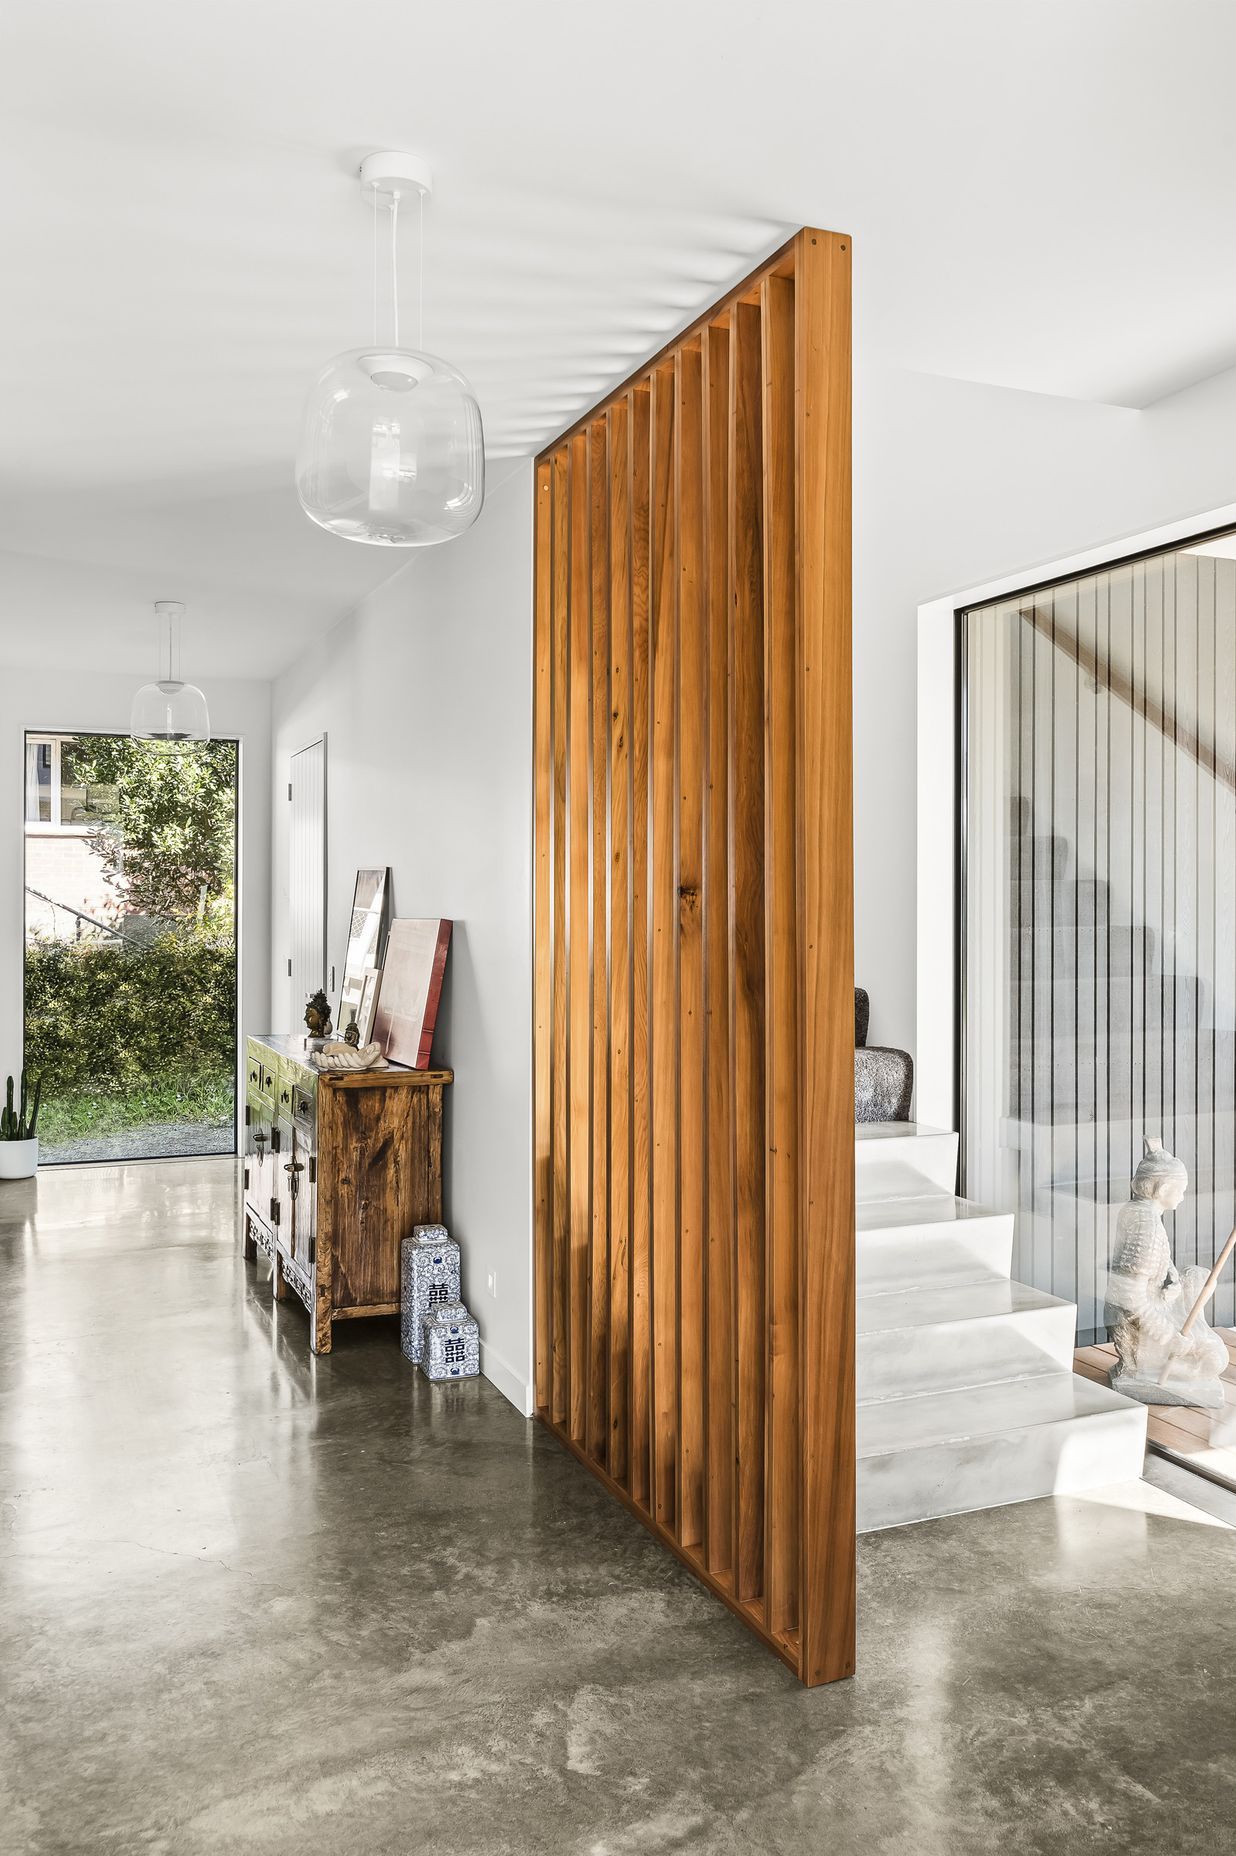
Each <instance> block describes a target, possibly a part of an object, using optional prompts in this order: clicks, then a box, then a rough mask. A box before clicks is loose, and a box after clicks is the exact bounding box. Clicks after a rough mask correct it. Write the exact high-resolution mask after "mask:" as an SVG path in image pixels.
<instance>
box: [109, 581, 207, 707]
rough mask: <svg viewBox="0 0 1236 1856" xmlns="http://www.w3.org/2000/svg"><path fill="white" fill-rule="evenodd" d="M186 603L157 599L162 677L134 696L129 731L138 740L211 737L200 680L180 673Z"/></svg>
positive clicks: (156, 611) (143, 687)
mask: <svg viewBox="0 0 1236 1856" xmlns="http://www.w3.org/2000/svg"><path fill="white" fill-rule="evenodd" d="M183 613H184V606H183V605H182V604H181V602H180V600H178V599H157V600H156V601H155V616H156V618H157V619H158V622H159V630H160V634H161V636H160V642H159V680H158V682H157V683H143V685H142V687H141V689H140V690H138V692H137V695H136V696H135V697H134V698H133V708H132V711H131V713H130V716H129V733H130V735H132V737H133V739H134V740H135V741H209V740H210V716H209V715H208V714H207V711H206V698H205V697H204V696H203V695H202V692H201V690H199V689H198V688H197V686H196V684H193V683H185V682H182V680H181V676H180V621H181V617H182V615H183Z"/></svg>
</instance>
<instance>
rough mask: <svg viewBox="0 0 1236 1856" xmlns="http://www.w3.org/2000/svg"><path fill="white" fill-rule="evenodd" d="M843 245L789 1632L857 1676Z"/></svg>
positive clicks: (806, 475) (813, 579) (806, 890)
mask: <svg viewBox="0 0 1236 1856" xmlns="http://www.w3.org/2000/svg"><path fill="white" fill-rule="evenodd" d="M850 257H851V253H850V241H849V239H846V238H841V237H839V236H838V235H837V234H836V233H826V232H813V231H810V230H806V231H803V232H800V233H799V234H798V236H797V238H796V239H795V241H794V260H795V262H794V285H795V299H796V300H795V328H794V338H795V357H794V452H795V497H796V509H795V514H796V523H797V533H798V582H797V586H796V589H795V629H796V632H797V644H798V653H797V655H798V715H797V744H796V759H797V764H798V774H797V781H796V785H797V792H798V871H799V902H798V910H799V993H798V1019H799V1060H800V1078H801V1081H800V1087H799V1118H800V1119H799V1127H800V1164H799V1170H798V1195H799V1219H800V1226H799V1228H800V1232H801V1249H800V1259H799V1292H798V1308H799V1330H800V1334H801V1345H802V1358H803V1361H804V1364H805V1368H806V1370H804V1372H803V1375H802V1402H801V1408H800V1409H801V1422H802V1460H801V1487H802V1531H801V1541H800V1561H799V1563H800V1593H801V1600H800V1621H799V1635H800V1640H801V1648H800V1659H801V1660H800V1674H801V1676H802V1679H803V1681H804V1682H807V1683H816V1682H834V1681H836V1680H838V1678H840V1677H843V1676H848V1675H853V1673H854V1610H855V1576H856V1547H855V1527H856V1513H855V1509H856V1504H855V1490H854V1428H855V1391H854V1373H855V1345H854V1318H855V1310H854V1299H855V1290H854V1060H853V1054H852V1050H851V1048H850V1046H851V1044H852V1040H853V1031H854V1027H853V1023H852V1014H853V1009H854V993H853V988H854V926H853V923H854V911H853V895H854V864H853V858H854V842H853V828H852V817H853V798H852V783H853V773H852V723H851V679H852V664H851V644H850V457H851V433H850V272H851V264H850ZM843 1025H844V1028H845V1038H844V1040H843V1039H842V1036H841V1032H842V1027H843ZM843 1042H844V1046H845V1048H844V1050H843V1048H842V1046H843Z"/></svg>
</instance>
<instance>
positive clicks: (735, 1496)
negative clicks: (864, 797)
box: [534, 229, 854, 1683]
mask: <svg viewBox="0 0 1236 1856" xmlns="http://www.w3.org/2000/svg"><path fill="white" fill-rule="evenodd" d="M536 483H537V490H536V494H537V505H536V554H535V561H536V598H535V622H536V641H535V645H536V674H535V727H534V732H535V742H534V747H535V777H536V786H535V818H536V854H535V921H536V931H535V1049H534V1124H535V1125H534V1140H535V1190H536V1271H535V1282H536V1398H537V1407H538V1412H539V1415H540V1417H541V1418H542V1419H543V1421H544V1422H545V1423H546V1424H547V1425H549V1426H550V1428H551V1429H552V1430H553V1431H554V1432H555V1433H556V1435H557V1436H558V1437H559V1438H560V1439H561V1440H562V1441H563V1442H564V1443H565V1444H566V1445H567V1446H568V1447H569V1448H570V1449H571V1450H572V1451H574V1452H575V1454H576V1455H577V1456H579V1457H580V1458H581V1459H582V1460H583V1461H584V1462H585V1463H586V1464H588V1466H589V1467H590V1468H591V1469H592V1470H593V1471H594V1472H595V1473H596V1474H597V1475H598V1476H600V1477H601V1479H602V1480H603V1481H604V1482H605V1483H606V1484H607V1486H608V1487H610V1488H611V1489H612V1490H613V1492H614V1493H615V1494H617V1495H618V1496H620V1497H621V1499H622V1500H623V1501H624V1502H625V1503H626V1504H627V1505H628V1506H629V1507H630V1508H632V1509H633V1510H634V1512H635V1513H636V1514H637V1515H639V1516H640V1518H641V1519H642V1520H643V1521H645V1522H646V1524H647V1525H648V1526H649V1527H650V1528H652V1530H653V1531H654V1532H655V1533H656V1534H657V1535H658V1536H659V1537H660V1538H661V1539H662V1540H663V1541H665V1542H666V1543H667V1544H668V1545H669V1546H670V1547H672V1548H673V1550H674V1551H675V1552H676V1553H677V1554H678V1555H679V1556H680V1557H681V1558H682V1559H683V1560H685V1561H686V1563H687V1564H688V1565H689V1566H690V1567H691V1568H692V1569H693V1570H694V1571H695V1572H696V1573H697V1574H698V1575H699V1577H700V1578H701V1579H703V1580H704V1582H705V1583H706V1584H707V1585H708V1586H709V1587H710V1588H711V1589H712V1590H713V1591H714V1592H716V1593H717V1594H718V1596H720V1597H721V1598H722V1599H723V1600H724V1601H725V1602H726V1603H727V1604H728V1605H729V1606H730V1607H731V1609H732V1610H734V1611H735V1612H737V1613H738V1615H739V1616H740V1617H742V1618H743V1620H744V1621H745V1622H746V1623H748V1624H749V1625H750V1626H751V1627H752V1628H753V1629H754V1630H756V1631H757V1632H758V1633H759V1634H760V1635H761V1636H762V1637H763V1638H764V1639H765V1640H766V1641H767V1642H768V1643H769V1644H770V1645H771V1646H772V1647H773V1648H774V1649H775V1650H776V1651H777V1653H778V1654H779V1655H780V1656H782V1657H783V1658H784V1659H785V1661H786V1662H788V1663H789V1664H790V1666H791V1667H792V1668H793V1669H794V1670H795V1671H796V1672H797V1673H798V1674H799V1675H800V1676H801V1677H802V1679H803V1680H804V1681H805V1682H808V1683H816V1682H822V1681H831V1680H834V1679H836V1678H837V1677H840V1676H844V1675H848V1674H850V1673H851V1672H852V1670H853V1667H854V1204H853V1200H854V1176H853V1166H854V1147H853V1143H854V1109H853V1043H854V1039H853V994H852V988H853V929H852V917H853V877H852V848H851V829H852V827H851V775H850V763H851V741H850V242H849V240H848V239H846V238H844V237H840V236H838V235H837V234H833V233H826V232H819V231H813V230H809V229H808V230H805V231H803V232H800V233H799V234H798V235H797V236H796V237H795V238H794V239H793V240H791V242H790V243H789V244H788V245H786V246H785V247H784V248H783V249H782V250H781V251H780V252H778V253H777V254H776V255H775V256H774V257H773V258H771V259H770V260H769V261H768V263H767V264H766V265H765V266H764V267H763V268H762V269H761V270H760V271H759V272H758V273H757V274H756V275H755V276H754V277H751V278H748V279H747V280H746V281H745V282H744V283H743V284H742V285H740V286H739V287H738V288H737V289H736V290H735V291H733V292H732V293H731V294H730V295H729V296H728V297H726V298H725V299H724V300H723V301H722V302H720V303H718V304H716V305H715V306H714V307H713V309H711V310H710V311H709V312H708V313H707V314H706V315H705V316H704V317H703V318H701V320H700V321H699V322H698V323H696V324H695V325H694V326H693V327H692V328H691V329H689V330H688V331H687V332H686V333H685V334H684V335H683V336H681V337H680V338H679V339H678V340H677V341H676V342H675V343H673V344H672V345H671V347H670V348H668V349H667V350H665V351H664V352H663V353H662V354H660V355H658V356H656V357H655V359H654V360H652V361H651V362H649V363H648V364H647V365H646V366H645V367H644V368H642V369H641V370H640V371H639V372H638V373H637V374H636V375H635V376H634V377H633V378H632V379H631V380H629V381H627V382H626V383H625V384H624V385H623V386H622V387H621V388H619V389H618V391H617V392H616V393H614V394H613V395H612V396H611V397H610V398H609V399H608V400H607V401H606V402H605V403H604V404H603V405H601V406H599V407H597V408H595V409H594V410H593V412H591V413H590V414H589V415H588V416H587V417H586V418H585V419H584V420H582V421H581V422H580V423H579V425H577V426H576V427H575V428H574V429H573V430H572V431H570V432H569V433H567V434H565V435H564V437H563V438H562V439H560V440H558V441H557V442H556V443H555V444H553V445H552V446H550V447H549V449H548V450H547V451H546V452H544V453H543V454H542V456H541V457H540V458H539V459H538V462H537V479H536Z"/></svg>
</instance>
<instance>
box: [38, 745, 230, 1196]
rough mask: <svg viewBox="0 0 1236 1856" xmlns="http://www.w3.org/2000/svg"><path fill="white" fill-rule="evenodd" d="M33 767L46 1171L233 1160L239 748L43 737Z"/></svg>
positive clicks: (40, 1067)
mask: <svg viewBox="0 0 1236 1856" xmlns="http://www.w3.org/2000/svg"><path fill="white" fill-rule="evenodd" d="M26 758H27V783H26V794H27V796H26V973H25V1062H26V1067H27V1070H28V1072H29V1073H30V1075H31V1077H32V1078H33V1077H41V1078H42V1082H43V1107H42V1112H41V1116H40V1123H39V1134H40V1137H41V1141H42V1156H41V1157H42V1158H43V1159H44V1160H47V1161H51V1162H53V1163H54V1162H56V1161H70V1160H85V1159H90V1160H97V1159H110V1158H125V1157H137V1156H142V1155H153V1154H191V1153H219V1152H230V1151H231V1150H232V1147H233V1143H234V1126H235V1049H236V923H235V847H236V790H237V744H236V743H235V742H232V741H211V742H207V743H201V744H193V745H178V746H175V747H168V746H165V745H163V744H161V743H155V742H146V741H133V740H130V739H129V738H128V737H127V736H114V735H89V736H77V737H33V736H32V737H29V738H28V742H27V757H26Z"/></svg>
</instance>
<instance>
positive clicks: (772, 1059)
mask: <svg viewBox="0 0 1236 1856" xmlns="http://www.w3.org/2000/svg"><path fill="white" fill-rule="evenodd" d="M760 315H761V319H762V322H763V331H762V333H763V375H764V385H763V417H764V688H765V691H766V700H765V705H764V766H765V775H764V855H765V862H766V873H765V886H764V911H765V945H766V947H767V950H768V954H767V963H766V969H765V1012H766V1020H767V1036H766V1039H765V1050H764V1060H765V1101H766V1103H767V1113H768V1128H767V1142H768V1161H767V1176H766V1181H765V1220H766V1233H765V1237H766V1242H765V1280H766V1282H767V1286H768V1310H767V1319H766V1335H767V1354H766V1369H765V1370H766V1374H767V1409H766V1414H765V1415H766V1433H765V1447H764V1453H765V1461H766V1464H767V1472H766V1473H767V1479H768V1496H767V1501H766V1503H765V1515H764V1520H765V1537H764V1564H765V1568H766V1621H767V1624H768V1627H769V1629H770V1630H774V1631H783V1630H793V1629H794V1628H795V1626H796V1625H797V1622H798V1537H799V1514H798V1503H799V1494H800V1491H799V1483H798V1460H799V1442H798V1373H799V1365H798V1326H797V1323H798V1204H797V1197H796V1191H795V1187H796V1182H797V1167H798V1016H797V1000H798V970H797V955H798V938H797V937H798V895H797V864H796V858H797V845H796V841H795V805H794V775H795V764H794V747H795V736H796V721H797V715H796V703H795V682H796V640H795V636H794V282H793V279H792V278H789V277H776V276H773V277H766V278H765V279H764V281H763V283H762V284H761V286H760Z"/></svg>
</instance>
